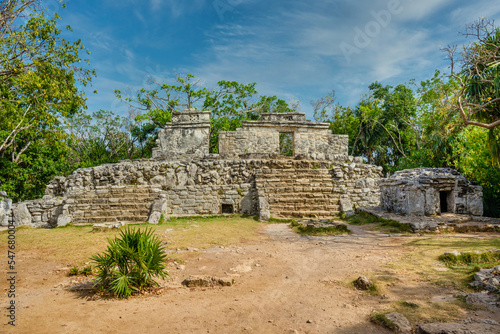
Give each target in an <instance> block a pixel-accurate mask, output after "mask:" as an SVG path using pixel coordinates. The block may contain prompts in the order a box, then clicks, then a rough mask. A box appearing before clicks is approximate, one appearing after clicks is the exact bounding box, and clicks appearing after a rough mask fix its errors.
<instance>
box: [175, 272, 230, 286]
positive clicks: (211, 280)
mask: <svg viewBox="0 0 500 334" xmlns="http://www.w3.org/2000/svg"><path fill="white" fill-rule="evenodd" d="M233 281H234V280H233V279H232V278H231V277H215V276H208V275H191V276H189V277H188V278H186V279H185V280H184V281H183V282H182V284H183V285H185V286H187V287H188V288H211V287H215V286H231V285H233Z"/></svg>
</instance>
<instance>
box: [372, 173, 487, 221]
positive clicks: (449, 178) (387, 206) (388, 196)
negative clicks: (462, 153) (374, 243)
mask: <svg viewBox="0 0 500 334" xmlns="http://www.w3.org/2000/svg"><path fill="white" fill-rule="evenodd" d="M380 185H381V207H382V209H384V210H387V211H389V212H395V213H399V214H403V215H415V216H424V215H426V216H430V215H439V214H441V213H442V211H443V209H446V211H447V212H452V213H459V214H471V215H476V216H482V214H483V201H482V187H480V186H475V185H472V184H471V183H470V182H469V181H468V180H467V179H466V178H465V177H464V176H463V175H461V174H460V173H458V172H457V171H456V170H453V169H450V168H416V169H408V170H403V171H398V172H396V173H395V174H394V175H392V176H391V177H390V178H388V179H384V180H382V181H381V183H380Z"/></svg>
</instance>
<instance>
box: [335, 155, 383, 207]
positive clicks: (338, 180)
mask: <svg viewBox="0 0 500 334" xmlns="http://www.w3.org/2000/svg"><path fill="white" fill-rule="evenodd" d="M331 169H332V177H333V179H334V181H335V182H334V189H333V191H335V192H339V194H340V198H341V199H348V200H350V201H351V203H352V204H353V205H355V206H356V207H366V206H379V205H380V181H381V180H382V167H380V166H374V165H366V164H363V163H362V158H360V157H356V158H354V159H353V158H352V157H348V159H347V160H346V161H344V162H339V163H336V164H332V165H331Z"/></svg>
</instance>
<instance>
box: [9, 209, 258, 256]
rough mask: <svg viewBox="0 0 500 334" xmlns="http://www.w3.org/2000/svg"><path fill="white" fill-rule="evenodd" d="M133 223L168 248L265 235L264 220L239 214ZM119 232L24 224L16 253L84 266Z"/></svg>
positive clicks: (223, 243)
mask: <svg viewBox="0 0 500 334" xmlns="http://www.w3.org/2000/svg"><path fill="white" fill-rule="evenodd" d="M132 226H136V227H138V228H142V227H144V228H145V227H151V228H152V229H153V230H154V231H155V232H156V233H157V234H158V236H159V237H160V238H161V239H162V240H164V241H165V242H166V248H167V249H176V248H180V249H185V248H187V247H193V248H210V247H214V246H228V245H232V244H238V243H241V242H243V241H245V240H257V239H260V238H262V236H260V235H259V233H258V230H259V227H260V226H261V223H259V222H257V221H255V220H254V219H252V218H244V217H242V216H238V215H233V216H217V217H209V218H203V217H193V218H178V219H172V220H171V221H167V222H165V223H163V224H159V225H150V224H134V225H132ZM118 233H119V230H117V229H110V230H106V231H97V232H96V231H94V230H93V229H92V226H90V225H89V226H67V227H62V228H55V229H35V228H26V227H23V228H18V229H16V234H15V235H16V252H23V251H27V252H30V253H31V254H32V255H33V256H34V257H39V258H43V259H45V260H50V261H62V262H64V263H68V264H69V263H71V264H72V265H78V266H82V265H83V264H84V263H85V262H88V261H89V257H90V255H92V254H96V253H99V252H102V251H104V250H105V249H106V246H107V244H108V238H114V237H115V236H116V235H117V234H118ZM0 252H4V253H7V231H3V232H0Z"/></svg>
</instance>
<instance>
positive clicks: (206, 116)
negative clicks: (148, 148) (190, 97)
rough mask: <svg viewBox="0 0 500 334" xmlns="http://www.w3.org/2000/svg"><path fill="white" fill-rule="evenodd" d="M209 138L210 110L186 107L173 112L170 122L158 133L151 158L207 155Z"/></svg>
mask: <svg viewBox="0 0 500 334" xmlns="http://www.w3.org/2000/svg"><path fill="white" fill-rule="evenodd" d="M209 140H210V111H197V110H194V109H186V110H185V111H184V112H174V113H173V114H172V123H167V124H166V125H165V127H164V128H163V129H161V130H160V131H159V133H158V139H157V140H156V144H157V147H156V148H154V149H153V158H170V159H171V158H173V157H176V156H180V155H188V156H189V155H192V156H198V157H203V156H205V155H208V148H209Z"/></svg>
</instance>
